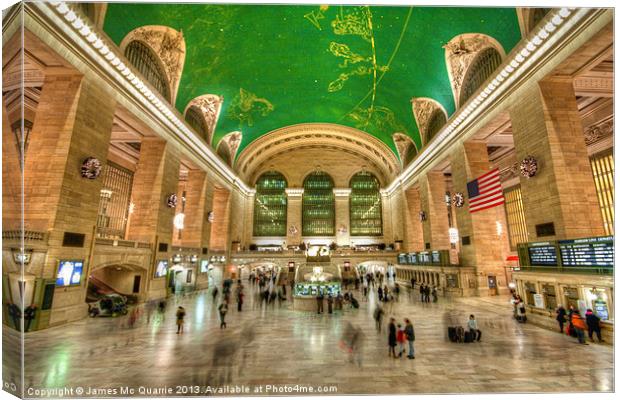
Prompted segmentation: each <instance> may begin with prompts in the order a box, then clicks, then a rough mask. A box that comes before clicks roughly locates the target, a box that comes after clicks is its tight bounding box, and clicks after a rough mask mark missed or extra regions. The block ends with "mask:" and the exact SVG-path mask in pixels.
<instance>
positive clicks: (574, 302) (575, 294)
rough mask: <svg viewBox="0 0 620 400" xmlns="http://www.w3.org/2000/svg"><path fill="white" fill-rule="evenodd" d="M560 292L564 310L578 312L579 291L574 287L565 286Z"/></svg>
mask: <svg viewBox="0 0 620 400" xmlns="http://www.w3.org/2000/svg"><path fill="white" fill-rule="evenodd" d="M562 291H563V297H564V307H565V308H566V310H569V309H570V308H571V307H573V309H575V310H579V289H578V288H577V287H575V286H565V287H563V288H562Z"/></svg>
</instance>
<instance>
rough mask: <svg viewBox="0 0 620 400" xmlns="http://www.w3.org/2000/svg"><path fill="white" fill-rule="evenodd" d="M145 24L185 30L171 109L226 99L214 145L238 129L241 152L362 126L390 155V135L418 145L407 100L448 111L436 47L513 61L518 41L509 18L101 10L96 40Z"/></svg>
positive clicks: (367, 11) (197, 7) (486, 11)
mask: <svg viewBox="0 0 620 400" xmlns="http://www.w3.org/2000/svg"><path fill="white" fill-rule="evenodd" d="M143 25H165V26H169V27H171V28H174V29H176V30H181V31H182V32H183V36H184V38H185V43H186V50H187V52H186V57H185V66H184V69H183V75H182V78H181V82H180V86H179V92H178V95H177V99H176V104H175V106H176V108H177V109H178V110H180V111H181V112H182V111H183V110H184V109H185V106H186V105H187V104H188V103H189V102H190V101H191V100H192V99H193V98H195V97H197V96H200V95H203V94H217V95H222V96H224V105H223V108H222V112H221V114H220V119H219V122H218V125H217V129H216V132H215V136H214V141H213V143H214V144H217V142H218V141H219V140H220V139H221V138H222V137H223V136H224V135H225V134H226V133H228V132H231V131H235V130H240V131H242V132H243V141H242V143H241V147H240V150H242V149H243V148H244V147H245V146H247V145H248V144H249V143H250V142H252V141H253V140H254V139H256V138H258V137H260V135H263V134H265V133H268V132H270V131H272V130H274V129H277V128H281V127H284V126H288V125H293V124H298V123H305V122H331V123H338V124H342V125H347V126H351V127H355V128H359V129H361V130H363V131H366V132H368V133H370V134H372V135H374V136H376V137H377V138H379V139H380V140H382V141H383V142H385V143H386V144H387V145H388V146H389V147H390V148H391V149H392V150H393V151H395V152H396V149H395V146H394V144H393V142H392V139H391V136H392V134H393V133H395V132H402V133H406V134H408V135H409V136H411V137H412V138H413V139H414V141H415V142H416V143H417V144H418V145H420V144H421V142H420V135H419V133H418V128H417V126H416V124H415V119H414V117H413V113H412V111H411V102H410V100H411V98H412V97H431V98H433V99H435V100H437V101H439V102H440V103H441V104H443V106H444V107H445V109H446V111H447V112H448V114H452V113H453V112H454V107H455V106H454V100H453V96H452V91H451V88H450V82H449V78H448V73H447V69H446V63H445V56H444V49H443V48H442V46H443V45H444V44H446V43H447V42H448V41H450V39H452V38H453V37H455V36H457V35H459V34H462V33H484V34H486V35H489V36H491V37H493V38H495V39H496V40H497V41H498V42H499V43H500V44H501V45H502V46H503V47H504V50H506V52H509V51H510V50H511V49H512V48H513V47H514V46H515V44H516V43H517V42H518V41H519V39H520V31H519V25H518V21H517V15H516V11H515V9H513V8H434V7H379V6H377V7H374V6H371V7H356V6H334V5H330V6H289V5H269V6H261V5H216V4H161V3H160V4H126V3H125V4H123V3H110V4H109V5H108V10H107V14H106V20H105V25H104V30H105V31H106V33H107V34H108V35H109V36H110V37H111V38H112V40H114V42H115V43H117V44H120V43H121V41H122V40H123V38H124V37H125V36H126V35H127V34H128V33H129V32H130V31H132V30H133V29H135V28H138V27H140V26H143Z"/></svg>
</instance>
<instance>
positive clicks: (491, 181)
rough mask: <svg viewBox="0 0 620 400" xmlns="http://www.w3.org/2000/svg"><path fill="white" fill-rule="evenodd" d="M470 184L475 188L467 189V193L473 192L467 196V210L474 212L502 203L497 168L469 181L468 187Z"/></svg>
mask: <svg viewBox="0 0 620 400" xmlns="http://www.w3.org/2000/svg"><path fill="white" fill-rule="evenodd" d="M470 185H471V186H472V187H474V188H476V189H477V190H475V191H468V194H469V195H472V194H475V196H472V197H470V198H469V212H471V213H474V212H477V211H482V210H486V209H487V208H492V207H496V206H498V205H500V204H504V201H505V200H504V191H503V188H502V182H501V178H500V176H499V169H497V168H495V169H492V170H491V171H488V172H486V173H484V174H483V175H481V176H480V177H478V178H477V179H474V180H473V181H471V182H469V183H468V189H469V186H470Z"/></svg>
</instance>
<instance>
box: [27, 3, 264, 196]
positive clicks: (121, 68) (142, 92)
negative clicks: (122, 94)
mask: <svg viewBox="0 0 620 400" xmlns="http://www.w3.org/2000/svg"><path fill="white" fill-rule="evenodd" d="M26 4H27V7H28V8H30V9H32V10H36V11H38V12H41V13H42V14H43V15H44V16H45V17H46V18H47V19H48V23H51V24H53V26H55V29H58V30H60V31H62V32H63V34H64V35H65V36H67V39H69V40H70V41H71V42H72V43H71V45H72V46H74V47H76V48H78V49H80V50H82V51H84V52H85V53H87V54H88V55H89V56H91V57H92V61H93V62H94V63H96V64H97V66H98V67H99V68H100V69H101V70H102V72H104V73H105V74H106V75H107V77H108V78H109V79H110V80H112V81H113V82H115V83H117V84H118V85H120V86H121V87H123V88H125V89H126V90H127V92H128V93H129V94H131V95H132V96H134V98H135V99H136V100H137V101H138V102H139V103H140V105H141V106H142V107H145V108H146V109H148V110H149V111H150V112H151V113H152V114H153V116H154V117H156V119H157V120H159V121H160V122H161V123H162V124H163V125H165V126H167V127H168V128H169V129H170V130H171V131H172V132H173V133H174V134H175V135H176V136H177V137H178V138H179V139H180V140H181V141H183V143H184V144H186V145H187V146H188V147H190V148H191V149H192V150H193V151H194V152H195V153H196V154H197V155H198V156H199V157H200V158H202V159H203V160H204V161H205V162H206V163H207V164H208V165H210V166H211V167H213V168H214V169H215V170H216V171H218V172H219V173H220V174H221V175H222V177H223V178H224V179H225V180H226V181H227V182H228V183H230V184H232V185H234V186H236V187H238V188H239V189H240V190H242V191H243V192H244V193H245V194H246V195H247V194H251V193H252V189H251V188H250V187H249V186H247V185H246V184H245V183H244V182H243V181H241V180H240V179H239V177H238V176H237V175H236V174H235V172H234V171H233V170H232V168H231V167H229V166H227V165H226V164H225V163H224V162H222V160H220V159H219V157H217V155H215V154H214V153H213V151H212V150H211V149H210V148H209V146H207V145H206V143H204V142H203V141H202V140H201V139H200V138H199V137H198V136H197V135H196V134H195V133H194V132H193V131H192V130H191V128H190V127H189V126H188V125H187V123H186V122H185V121H184V119H183V118H181V117H180V116H179V115H178V112H177V111H176V110H175V109H174V107H173V106H172V105H170V103H168V102H167V101H166V100H165V99H163V98H162V96H161V95H160V94H159V93H157V91H156V90H154V89H152V88H151V85H150V84H149V83H147V82H145V81H143V80H142V78H141V77H140V76H139V75H136V72H135V71H134V68H133V67H131V66H129V65H128V64H129V63H128V62H127V60H126V59H125V57H124V56H123V55H122V54H120V51H119V49H118V48H117V47H116V45H115V44H114V43H112V42H111V41H110V40H109V39H108V38H107V37H106V36H105V35H102V34H100V33H99V32H98V30H97V29H96V28H93V27H92V26H91V25H90V23H89V22H87V21H88V20H87V18H83V17H81V14H80V13H79V12H75V11H74V10H73V7H74V6H73V5H69V4H68V3H65V2H61V1H51V2H31V3H26Z"/></svg>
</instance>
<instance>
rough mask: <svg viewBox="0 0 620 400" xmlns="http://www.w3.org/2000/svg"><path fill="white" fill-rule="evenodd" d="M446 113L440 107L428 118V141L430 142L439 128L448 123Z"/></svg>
mask: <svg viewBox="0 0 620 400" xmlns="http://www.w3.org/2000/svg"><path fill="white" fill-rule="evenodd" d="M446 122H447V120H446V115H445V114H444V113H443V111H442V110H440V109H438V108H437V109H435V111H433V114H431V117H430V118H429V120H428V126H427V128H426V142H425V143H429V142H430V141H431V139H432V138H433V137H435V135H436V134H437V132H439V130H440V129H441V128H442V127H443V126H444V125H445V124H446Z"/></svg>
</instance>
